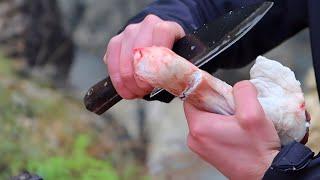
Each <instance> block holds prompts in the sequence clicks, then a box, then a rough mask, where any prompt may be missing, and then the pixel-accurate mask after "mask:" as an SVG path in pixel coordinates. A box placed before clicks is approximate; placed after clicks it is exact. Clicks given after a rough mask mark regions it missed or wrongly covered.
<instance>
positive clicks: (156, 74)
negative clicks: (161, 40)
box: [134, 47, 234, 114]
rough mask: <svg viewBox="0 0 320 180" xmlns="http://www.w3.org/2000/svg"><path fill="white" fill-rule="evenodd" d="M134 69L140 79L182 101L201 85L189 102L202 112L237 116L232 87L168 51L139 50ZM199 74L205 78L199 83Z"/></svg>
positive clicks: (165, 49)
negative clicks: (188, 92) (196, 78)
mask: <svg viewBox="0 0 320 180" xmlns="http://www.w3.org/2000/svg"><path fill="white" fill-rule="evenodd" d="M134 67H135V75H136V76H137V78H139V79H141V80H143V81H146V82H148V83H149V84H150V85H152V86H153V87H161V88H164V89H166V90H167V91H169V92H170V93H172V94H174V95H176V96H179V97H184V96H185V95H184V92H186V91H188V89H190V88H193V87H194V85H195V84H198V85H197V86H196V87H195V89H193V91H192V92H191V93H190V94H188V95H187V97H186V98H185V99H186V101H188V102H190V103H192V104H193V105H195V106H196V107H198V108H199V109H202V110H206V111H210V112H215V113H220V114H233V113H234V108H233V107H234V103H233V97H232V87H231V86H230V85H228V84H227V83H225V82H223V81H221V80H219V79H217V78H215V77H213V76H211V75H210V74H208V73H206V72H204V71H202V70H199V69H198V68H197V67H196V66H194V65H193V64H191V63H190V62H188V61H186V60H185V59H183V58H182V57H180V56H178V55H176V54H175V53H173V52H172V51H171V50H169V49H167V48H161V47H149V48H139V49H136V53H135V56H134ZM197 73H198V74H199V76H201V77H199V80H198V81H196V80H195V76H197V75H198V74H197Z"/></svg>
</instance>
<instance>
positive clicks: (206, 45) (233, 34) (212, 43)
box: [84, 2, 273, 115]
mask: <svg viewBox="0 0 320 180" xmlns="http://www.w3.org/2000/svg"><path fill="white" fill-rule="evenodd" d="M272 6H273V2H262V3H258V4H254V5H250V6H247V7H241V8H240V9H237V10H234V11H230V12H229V13H227V14H225V15H223V16H221V17H219V18H218V19H216V20H215V21H213V22H211V23H209V24H205V25H203V26H202V27H201V28H199V29H197V30H196V31H194V32H193V33H191V34H187V35H186V36H185V37H183V38H182V39H180V40H178V41H176V42H175V44H174V46H173V49H172V50H173V51H174V52H175V53H176V54H178V55H180V56H181V57H183V58H185V59H187V60H189V61H190V62H191V63H193V64H194V65H196V66H197V67H199V68H201V67H202V66H203V65H205V64H206V63H207V62H209V61H211V60H212V59H213V58H214V57H216V56H217V55H218V54H220V53H221V52H223V51H224V50H226V49H227V48H228V47H230V46H231V45H232V44H234V43H235V42H237V41H238V40H239V39H240V38H241V37H243V36H244V35H245V34H246V33H247V32H248V31H249V30H250V29H252V28H253V27H254V26H255V25H256V24H257V23H258V22H259V21H260V20H261V19H262V18H263V16H264V15H265V14H266V13H267V12H268V11H269V9H270V8H271V7H272ZM173 97H174V96H173V95H171V94H170V93H168V92H166V91H165V90H163V89H155V90H153V91H152V93H151V94H150V95H149V97H147V98H148V99H150V100H157V99H158V100H159V99H160V98H162V101H165V102H169V101H171V100H172V98H173ZM121 100H122V98H121V96H120V95H118V94H117V92H116V90H115V88H114V87H113V85H112V82H111V80H110V77H107V78H105V79H103V80H102V81H100V82H98V83H97V84H95V85H94V86H92V87H91V88H90V89H89V90H88V92H87V93H86V95H85V97H84V104H85V106H86V108H87V109H88V110H89V111H91V112H94V113H96V114H98V115H101V114H103V113H104V112H105V111H107V110H108V109H110V108H111V107H112V106H113V105H115V104H116V103H118V102H119V101H121Z"/></svg>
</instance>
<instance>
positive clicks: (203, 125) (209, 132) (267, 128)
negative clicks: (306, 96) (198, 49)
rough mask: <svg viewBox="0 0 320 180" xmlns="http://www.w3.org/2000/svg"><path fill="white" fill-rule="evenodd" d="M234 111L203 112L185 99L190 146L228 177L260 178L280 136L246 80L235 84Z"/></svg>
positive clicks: (270, 159)
mask: <svg viewBox="0 0 320 180" xmlns="http://www.w3.org/2000/svg"><path fill="white" fill-rule="evenodd" d="M233 95H234V97H235V104H236V113H235V115H232V116H225V115H219V114H214V113H209V112H204V111H201V110H198V109H196V108H195V107H193V106H192V105H190V104H188V103H185V104H184V108H185V114H186V118H187V121H188V125H189V129H190V132H189V136H188V145H189V147H190V149H191V150H193V151H194V152H195V153H197V154H198V155H200V157H202V158H203V159H204V160H206V161H207V162H209V163H210V164H212V165H213V166H215V167H216V168H217V169H218V170H219V171H220V172H222V173H223V174H224V175H225V176H227V177H228V178H230V179H261V178H262V177H263V175H264V173H265V171H266V170H267V169H268V168H269V167H270V165H271V163H272V161H273V159H274V157H275V156H276V155H277V154H278V152H279V150H280V147H281V145H280V140H279V137H278V135H277V132H276V130H275V128H274V125H273V123H272V121H270V120H268V119H267V118H266V116H265V114H264V111H263V109H262V107H261V105H260V103H259V101H258V99H257V91H256V88H255V87H254V86H253V85H252V84H251V83H250V82H249V81H242V82H240V83H238V84H236V85H235V86H234V89H233Z"/></svg>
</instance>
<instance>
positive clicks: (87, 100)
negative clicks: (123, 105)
mask: <svg viewBox="0 0 320 180" xmlns="http://www.w3.org/2000/svg"><path fill="white" fill-rule="evenodd" d="M121 100H122V97H121V96H120V95H119V94H118V93H117V91H116V89H115V88H114V87H113V85H112V82H111V79H110V77H108V76H107V77H106V78H105V79H103V80H102V81H100V82H98V83H97V84H95V85H94V86H92V87H91V88H90V89H89V90H88V92H87V93H86V95H85V97H84V104H85V106H86V108H87V109H88V110H89V111H91V112H94V113H96V114H98V115H101V114H103V113H104V112H105V111H107V110H108V109H110V108H111V107H112V106H113V105H115V104H116V103H118V102H119V101H121Z"/></svg>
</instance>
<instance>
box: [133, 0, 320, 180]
mask: <svg viewBox="0 0 320 180" xmlns="http://www.w3.org/2000/svg"><path fill="white" fill-rule="evenodd" d="M257 2H261V1H260V0H157V1H155V2H154V3H152V4H150V5H149V6H148V7H147V8H146V9H144V10H143V11H142V12H141V13H140V14H138V15H137V16H135V17H134V18H133V19H131V20H130V21H129V22H128V23H137V22H140V21H142V20H143V18H144V17H145V16H146V15H148V14H155V15H157V16H159V17H161V18H162V19H164V20H171V21H175V22H177V23H179V24H180V25H181V26H182V27H183V28H184V29H185V31H186V32H187V33H188V32H192V31H193V30H194V29H196V28H198V27H200V26H201V25H202V24H204V23H207V22H210V21H213V20H214V19H215V18H217V17H218V16H220V15H222V14H224V13H226V12H228V11H230V10H233V9H235V8H239V7H241V6H246V5H249V4H252V3H257ZM274 3H275V4H274V7H273V8H272V9H271V10H270V12H268V14H267V15H266V16H265V17H264V18H263V20H262V21H261V22H260V23H259V24H258V25H257V26H256V27H255V28H254V29H253V30H251V31H250V32H249V33H248V34H247V35H246V36H244V37H243V38H242V39H241V40H240V41H238V42H237V43H236V44H235V45H233V46H232V47H231V48H229V49H228V50H227V51H225V52H223V53H222V54H221V55H219V56H218V57H216V58H215V60H214V61H211V63H209V64H208V65H207V66H206V67H205V70H207V71H208V72H213V71H215V70H216V69H217V68H235V67H241V66H244V65H246V64H247V63H249V62H251V61H252V60H254V59H255V58H256V56H258V55H260V54H263V53H265V52H266V51H268V50H270V49H272V48H274V47H275V46H277V45H279V44H280V43H281V42H283V41H285V40H286V39H288V38H290V37H292V36H293V35H295V34H296V33H297V32H299V31H300V30H302V29H304V28H306V27H308V26H309V27H310V32H311V36H310V37H311V44H312V53H313V62H314V68H315V71H316V79H317V84H318V91H319V88H320V23H319V22H320V20H319V19H320V1H319V0H276V1H274ZM264 179H284V180H286V179H320V155H317V156H315V157H313V153H312V152H311V151H310V149H308V148H307V147H306V146H303V145H301V144H299V143H297V142H294V143H292V144H289V145H287V146H285V147H283V148H282V150H281V151H280V153H279V154H278V156H277V157H276V158H275V160H274V162H273V164H272V167H270V169H269V170H268V171H267V173H266V175H265V177H264Z"/></svg>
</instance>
